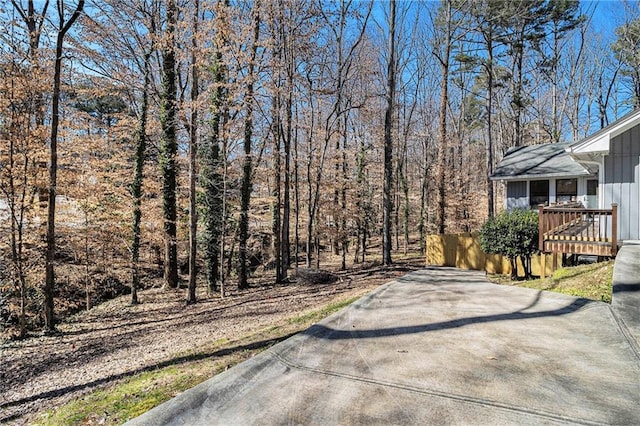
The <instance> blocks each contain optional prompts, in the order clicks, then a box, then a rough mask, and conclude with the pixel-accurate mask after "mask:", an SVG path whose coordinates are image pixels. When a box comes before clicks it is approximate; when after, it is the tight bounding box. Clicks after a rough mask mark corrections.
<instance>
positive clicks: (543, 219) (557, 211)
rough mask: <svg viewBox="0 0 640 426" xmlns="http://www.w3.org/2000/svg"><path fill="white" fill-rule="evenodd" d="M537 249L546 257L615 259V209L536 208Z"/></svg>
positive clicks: (613, 207) (616, 215)
mask: <svg viewBox="0 0 640 426" xmlns="http://www.w3.org/2000/svg"><path fill="white" fill-rule="evenodd" d="M538 213H539V215H538V231H539V242H538V246H539V249H540V251H541V252H545V253H553V252H556V253H558V252H560V253H577V254H596V255H607V256H615V254H616V251H617V247H618V241H617V236H618V206H617V204H612V205H611V209H584V208H574V207H565V206H561V207H556V206H549V207H545V206H542V205H541V206H539V207H538Z"/></svg>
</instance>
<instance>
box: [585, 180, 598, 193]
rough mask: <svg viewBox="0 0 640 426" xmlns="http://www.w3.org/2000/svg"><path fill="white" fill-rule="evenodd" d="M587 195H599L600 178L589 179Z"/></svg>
mask: <svg viewBox="0 0 640 426" xmlns="http://www.w3.org/2000/svg"><path fill="white" fill-rule="evenodd" d="M587 195H598V180H597V179H589V180H588V181H587Z"/></svg>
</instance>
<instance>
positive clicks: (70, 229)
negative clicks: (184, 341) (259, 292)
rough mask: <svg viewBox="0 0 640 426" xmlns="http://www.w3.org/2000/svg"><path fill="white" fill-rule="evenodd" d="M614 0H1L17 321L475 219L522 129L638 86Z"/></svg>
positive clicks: (307, 261) (28, 325)
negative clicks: (606, 18)
mask: <svg viewBox="0 0 640 426" xmlns="http://www.w3.org/2000/svg"><path fill="white" fill-rule="evenodd" d="M619 5H620V6H619V7H618V9H619V10H618V11H617V13H618V16H616V19H617V20H618V21H617V22H615V23H613V22H611V23H610V31H609V32H599V28H602V25H603V21H602V17H601V15H602V13H601V12H600V11H599V10H598V8H599V7H604V6H598V5H597V4H594V3H586V2H585V3H579V2H577V1H570V0H546V1H538V0H536V1H533V0H509V1H507V0H501V1H498V0H482V1H465V0H444V1H441V2H419V1H414V2H410V1H402V2H396V1H395V0H390V1H388V2H387V1H384V2H369V1H355V0H340V1H332V2H329V1H322V0H253V1H248V0H247V1H245V0H126V1H125V0H101V1H89V0H87V1H86V2H85V1H84V0H57V1H55V2H50V1H48V0H45V1H34V0H6V1H3V2H2V4H1V5H0V21H1V25H0V188H1V193H0V322H1V327H2V328H3V329H4V330H5V331H6V330H8V331H16V333H17V334H19V335H21V336H24V335H26V334H27V332H28V331H29V330H36V329H40V328H43V327H44V328H45V329H47V330H50V331H52V330H54V329H55V325H56V321H57V320H58V318H59V317H60V315H63V314H64V313H66V312H72V311H74V310H78V309H80V308H81V307H83V306H84V307H86V308H89V307H90V306H92V305H93V304H95V303H97V302H99V301H100V300H104V299H107V298H109V297H112V296H113V295H115V294H122V293H130V294H131V303H134V304H135V303H138V301H139V300H138V290H139V289H141V288H145V287H149V286H150V285H152V284H153V283H157V282H158V280H157V278H158V277H160V276H162V277H163V278H162V282H163V285H164V286H165V287H169V288H175V287H178V286H181V285H184V286H185V288H187V291H186V295H185V301H186V302H187V303H196V302H197V300H196V291H195V288H196V286H207V287H208V288H209V289H210V291H214V292H220V293H221V294H222V295H224V293H225V289H228V288H229V287H233V288H239V289H246V288H248V286H249V284H250V282H251V279H252V274H253V273H254V272H255V271H256V270H259V271H260V273H261V274H263V276H264V274H267V275H268V276H269V277H270V280H272V281H273V282H275V283H285V282H287V280H290V279H292V278H291V275H292V270H293V269H296V268H298V267H305V268H323V263H322V260H323V259H324V256H326V254H328V253H331V254H332V255H333V256H337V258H338V259H339V262H338V265H337V268H339V269H346V268H348V267H349V266H350V265H353V264H354V263H359V262H364V261H370V260H378V261H380V262H381V263H383V264H385V265H388V264H390V263H391V262H392V261H393V254H394V253H398V252H402V253H405V254H406V252H407V250H409V243H410V241H412V240H413V241H415V240H417V241H419V242H420V244H419V246H420V248H421V249H422V250H423V251H424V241H425V240H426V238H425V237H426V235H427V233H436V232H439V233H443V232H470V231H475V230H477V229H479V227H480V226H481V225H482V224H483V223H484V221H485V220H486V219H487V218H488V217H489V216H492V215H493V214H494V212H496V211H497V210H499V209H500V208H501V205H502V204H501V203H500V202H499V197H498V195H499V191H500V190H501V187H500V186H499V185H497V186H495V184H493V183H492V182H491V181H490V180H489V179H488V177H489V176H490V175H491V173H492V170H493V167H494V165H495V164H496V163H497V161H498V160H499V159H500V158H501V157H502V155H503V154H504V153H505V152H506V150H507V149H508V148H510V147H513V146H520V145H529V144H537V143H548V142H562V141H571V140H577V139H580V138H582V137H584V136H586V135H587V134H590V133H593V132H594V131H596V130H597V129H599V128H601V127H604V126H605V125H607V124H608V123H609V122H611V121H613V120H614V119H616V118H617V117H619V116H621V115H623V114H624V113H626V112H628V111H629V110H630V109H632V108H635V107H638V106H640V74H639V73H638V70H640V13H639V12H638V5H637V3H633V2H620V3H619ZM324 266H325V267H326V265H324ZM82 305H83V306H82Z"/></svg>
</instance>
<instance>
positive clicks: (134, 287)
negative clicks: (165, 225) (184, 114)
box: [131, 51, 151, 305]
mask: <svg viewBox="0 0 640 426" xmlns="http://www.w3.org/2000/svg"><path fill="white" fill-rule="evenodd" d="M150 58H151V51H149V52H147V53H146V54H145V56H144V86H143V89H142V106H141V110H140V122H139V123H138V128H137V129H136V159H135V165H134V172H133V173H134V174H133V183H132V185H131V195H132V196H133V226H132V231H133V242H132V244H131V304H132V305H136V304H138V288H139V287H140V275H139V264H138V263H139V260H140V221H141V219H142V210H141V208H140V207H141V203H142V180H143V178H144V176H143V169H144V160H145V155H146V154H145V152H146V149H147V111H148V109H149V84H150V80H151V77H150V69H149V60H150Z"/></svg>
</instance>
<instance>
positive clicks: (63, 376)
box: [0, 258, 422, 424]
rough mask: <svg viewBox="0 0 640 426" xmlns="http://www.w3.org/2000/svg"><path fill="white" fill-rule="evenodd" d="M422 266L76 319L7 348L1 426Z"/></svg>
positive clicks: (165, 299) (110, 305)
mask: <svg viewBox="0 0 640 426" xmlns="http://www.w3.org/2000/svg"><path fill="white" fill-rule="evenodd" d="M421 266H422V259H420V258H417V259H415V260H413V261H411V262H405V263H397V264H396V265H394V266H393V267H389V268H382V267H379V266H375V265H368V266H366V267H364V266H361V267H359V268H358V269H352V270H351V271H349V272H345V273H338V274H337V275H338V277H339V279H338V280H337V281H336V282H334V283H331V284H296V283H290V284H286V285H275V286H274V285H267V284H260V283H254V284H253V287H251V288H250V289H249V290H246V291H242V292H239V291H237V290H235V289H231V290H230V291H229V292H228V294H227V295H226V297H225V298H224V299H222V298H220V297H219V296H218V295H209V294H206V292H204V291H201V292H200V294H199V302H198V303H197V304H195V305H188V306H186V305H185V303H184V300H185V290H169V291H166V290H161V289H150V290H146V291H144V292H142V294H141V296H140V299H141V302H142V303H141V304H140V305H137V306H131V305H129V303H128V302H129V298H128V296H126V297H125V296H123V297H120V298H118V299H114V300H112V301H109V302H107V303H104V304H102V305H100V306H98V307H96V308H94V309H91V310H90V311H88V312H84V313H81V314H78V315H76V316H74V317H72V318H70V319H68V320H67V321H66V322H65V323H63V324H61V325H60V326H59V331H60V333H59V334H58V335H55V336H39V337H38V336H35V337H30V338H28V339H25V340H20V341H8V342H3V343H2V346H1V349H0V423H4V422H11V423H15V424H25V423H28V421H29V419H30V418H32V416H33V414H34V413H37V412H40V411H43V410H46V409H49V408H52V407H56V406H58V405H60V404H63V403H64V402H66V401H69V400H70V399H73V398H77V397H78V396H81V395H83V394H85V393H88V392H89V391H92V390H94V389H96V388H98V387H104V386H108V385H110V384H112V383H114V382H116V381H117V380H119V379H122V378H124V377H127V376H129V375H132V374H135V373H137V372H140V371H144V370H146V369H149V368H152V367H153V366H155V365H158V364H160V363H162V362H165V361H167V360H170V359H172V358H174V357H175V356H176V355H178V354H181V353H185V352H186V351H190V350H194V349H196V348H198V347H201V346H203V345H205V344H207V343H210V342H213V341H216V340H219V339H224V338H234V337H237V336H242V335H245V334H247V333H250V332H252V331H255V330H259V329H262V328H265V327H267V326H269V325H270V324H272V323H273V322H275V321H277V320H279V319H283V318H287V317H292V316H296V315H299V314H301V313H304V312H305V311H309V310H313V309H318V308H320V307H322V306H325V305H327V304H329V303H331V302H333V301H338V300H343V299H346V298H349V297H354V296H360V295H363V294H365V293H367V292H369V291H371V290H372V289H374V288H375V287H377V286H379V285H381V284H383V283H385V282H387V281H389V280H391V279H393V278H396V277H398V276H401V275H403V274H405V273H407V272H409V271H411V270H415V269H418V268H420V267H421Z"/></svg>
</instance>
